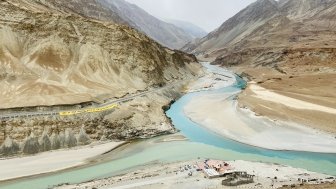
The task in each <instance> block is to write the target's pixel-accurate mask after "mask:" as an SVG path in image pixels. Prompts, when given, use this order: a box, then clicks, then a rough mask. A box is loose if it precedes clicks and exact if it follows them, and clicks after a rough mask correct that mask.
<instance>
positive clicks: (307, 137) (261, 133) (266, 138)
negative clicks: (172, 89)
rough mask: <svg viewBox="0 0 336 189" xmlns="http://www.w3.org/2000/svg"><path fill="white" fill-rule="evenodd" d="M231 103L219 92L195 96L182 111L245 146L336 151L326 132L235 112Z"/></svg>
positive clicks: (325, 151) (323, 151)
mask: <svg viewBox="0 0 336 189" xmlns="http://www.w3.org/2000/svg"><path fill="white" fill-rule="evenodd" d="M232 106H233V105H232V104H231V102H230V101H227V100H226V97H223V95H222V94H218V95H215V94H214V95H211V97H209V96H207V97H204V96H203V97H202V96H198V97H194V98H193V99H192V100H191V101H190V102H189V103H188V104H187V105H186V107H185V108H184V114H185V116H187V117H188V118H189V119H190V120H192V121H193V122H195V123H197V124H199V125H201V126H203V127H205V128H207V129H209V130H210V131H212V132H215V133H217V134H219V135H221V136H224V137H227V138H230V139H232V140H235V141H238V142H240V143H244V144H247V145H251V146H255V147H260V148H264V149H271V150H279V151H301V152H316V153H326V154H329V153H331V154H333V153H336V140H335V139H334V138H333V137H332V136H331V135H329V134H326V133H321V132H319V133H316V131H314V130H312V129H310V128H308V127H304V126H302V127H300V128H298V127H294V126H293V124H289V125H282V124H281V123H279V122H278V123H272V122H271V121H268V120H266V119H263V118H262V117H254V118H252V117H250V116H249V115H239V114H237V112H236V110H235V107H232ZM205 111H206V112H205ZM244 116H247V117H244ZM233 123H234V124H233ZM284 137H285V138H287V140H286V141H284V140H283V138H284Z"/></svg>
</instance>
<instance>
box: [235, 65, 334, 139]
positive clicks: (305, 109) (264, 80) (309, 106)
mask: <svg viewBox="0 0 336 189" xmlns="http://www.w3.org/2000/svg"><path fill="white" fill-rule="evenodd" d="M233 69H234V70H235V71H236V72H238V73H241V72H244V73H245V74H247V75H249V78H250V79H251V80H252V81H253V82H251V83H250V84H249V85H248V87H247V88H246V90H244V91H243V92H242V93H241V94H240V95H239V105H240V107H247V108H249V109H251V110H252V111H254V112H256V113H257V114H258V115H262V116H266V117H269V118H271V119H275V120H283V121H289V122H296V123H300V124H302V125H305V126H308V127H311V128H315V129H318V130H323V131H325V132H329V133H332V134H334V136H335V134H336V125H335V122H336V116H335V112H336V87H335V86H336V73H323V72H321V73H320V72H314V73H306V72H299V73H296V72H295V73H291V72H289V73H287V74H281V73H279V72H277V71H276V70H274V69H267V68H249V67H241V68H233Z"/></svg>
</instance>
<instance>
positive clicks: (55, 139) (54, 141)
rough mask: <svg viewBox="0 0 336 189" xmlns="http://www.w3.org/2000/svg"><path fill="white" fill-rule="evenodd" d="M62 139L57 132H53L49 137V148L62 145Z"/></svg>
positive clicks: (53, 148) (54, 148)
mask: <svg viewBox="0 0 336 189" xmlns="http://www.w3.org/2000/svg"><path fill="white" fill-rule="evenodd" d="M63 141H64V139H62V138H61V137H60V136H59V135H58V134H56V133H55V132H53V133H52V135H51V137H50V143H51V149H52V150H57V149H60V148H61V147H63V146H64V144H63Z"/></svg>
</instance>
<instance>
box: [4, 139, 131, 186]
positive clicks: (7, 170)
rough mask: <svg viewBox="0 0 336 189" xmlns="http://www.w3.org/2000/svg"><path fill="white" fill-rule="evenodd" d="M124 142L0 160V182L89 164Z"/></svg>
mask: <svg viewBox="0 0 336 189" xmlns="http://www.w3.org/2000/svg"><path fill="white" fill-rule="evenodd" d="M125 143H126V142H124V141H123V142H107V143H99V144H97V143H96V144H91V145H87V146H82V147H80V148H75V149H61V150H57V151H49V152H43V153H40V154H37V155H33V156H24V157H15V158H10V159H2V160H0V167H1V168H2V169H3V171H1V173H0V183H6V182H13V181H15V180H17V179H25V178H30V177H38V176H41V175H45V174H53V173H56V172H61V171H65V170H69V169H75V168H77V167H81V166H86V165H89V164H90V162H91V161H92V160H93V158H95V157H98V156H100V155H103V154H105V153H108V152H111V151H112V150H114V149H116V148H118V147H120V146H122V145H124V144H125Z"/></svg>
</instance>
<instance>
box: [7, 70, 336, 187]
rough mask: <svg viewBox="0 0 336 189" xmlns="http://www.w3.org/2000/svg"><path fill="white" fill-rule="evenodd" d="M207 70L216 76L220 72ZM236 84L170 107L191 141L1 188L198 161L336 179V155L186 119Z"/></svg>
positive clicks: (146, 145)
mask: <svg viewBox="0 0 336 189" xmlns="http://www.w3.org/2000/svg"><path fill="white" fill-rule="evenodd" d="M208 69H209V70H210V71H213V72H215V71H216V69H218V68H213V67H208ZM222 72H225V71H222ZM236 80H237V81H236V83H235V84H234V85H232V86H229V87H225V88H222V89H219V90H213V91H202V92H195V93H189V94H186V95H184V96H183V97H182V98H180V99H179V100H178V101H177V102H175V103H174V104H173V105H172V106H171V108H170V110H169V111H168V112H167V116H168V117H170V118H171V119H172V121H173V124H174V125H175V127H176V128H177V129H179V130H180V133H181V134H182V135H184V136H185V137H186V138H187V139H188V141H171V142H160V141H162V140H163V139H164V138H165V137H166V136H162V137H157V138H153V139H147V140H142V141H139V142H135V143H133V144H130V145H128V146H127V148H124V149H119V150H117V151H118V152H117V153H116V152H111V159H110V160H108V161H103V162H101V163H96V164H94V165H91V166H88V167H83V168H77V169H71V170H67V171H63V172H59V173H54V174H48V175H45V176H38V177H32V178H27V179H19V180H15V181H13V182H6V183H2V184H1V183H0V188H8V189H22V188H25V189H44V188H48V187H51V186H54V185H57V184H60V183H79V182H84V181H88V180H92V179H96V178H104V177H109V176H114V175H117V174H121V173H123V172H127V171H129V170H131V169H136V167H138V166H141V165H145V164H149V163H151V162H158V161H159V162H164V163H166V162H167V163H168V162H174V161H180V160H191V159H196V158H198V157H201V158H216V159H223V160H237V159H240V160H248V161H262V162H270V163H279V164H285V165H290V166H293V167H298V168H304V169H307V170H310V171H315V172H320V173H326V174H330V175H334V176H336V154H323V153H311V152H296V151H274V150H266V149H261V148H258V147H253V146H249V145H245V144H242V143H239V142H235V141H233V140H229V139H226V138H223V137H221V136H219V135H217V134H215V133H212V132H211V131H209V130H207V129H204V128H203V127H201V126H199V125H197V124H195V123H194V122H192V121H191V120H190V119H188V118H187V117H186V116H185V115H184V113H183V107H184V106H185V105H186V104H187V103H188V102H189V101H190V99H191V98H193V97H195V96H197V95H204V94H207V93H209V94H210V93H223V94H225V93H226V94H227V93H233V92H239V91H240V90H241V88H243V87H244V86H245V82H244V81H243V80H242V79H241V78H239V77H237V78H236ZM228 100H232V99H228ZM253 124H255V123H254V122H253ZM0 170H1V168H0Z"/></svg>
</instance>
